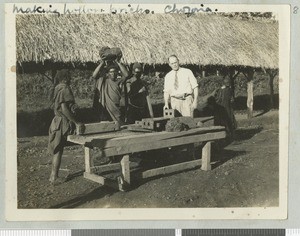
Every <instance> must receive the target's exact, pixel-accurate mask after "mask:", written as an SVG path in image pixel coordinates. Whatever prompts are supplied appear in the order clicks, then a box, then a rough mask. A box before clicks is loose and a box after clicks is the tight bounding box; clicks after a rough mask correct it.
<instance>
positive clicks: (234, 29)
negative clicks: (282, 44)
mask: <svg viewBox="0 0 300 236" xmlns="http://www.w3.org/2000/svg"><path fill="white" fill-rule="evenodd" d="M16 22H17V25H16V29H17V30H16V32H17V39H16V43H17V61H18V62H19V63H22V62H29V61H34V62H44V61H46V60H50V61H53V62H64V63H65V62H80V63H86V62H97V61H98V60H99V54H98V51H99V48H101V47H103V46H109V47H120V48H121V49H122V51H123V54H124V56H123V60H124V62H125V63H127V64H129V63H134V62H142V63H147V64H164V63H166V59H167V57H168V56H169V55H170V54H176V55H178V57H179V59H180V62H181V63H183V64H201V65H225V66H231V65H242V66H251V67H265V68H278V50H279V46H278V37H279V35H278V22H275V23H270V22H258V21H245V20H234V19H229V18H226V17H222V16H219V15H207V14H195V15H192V16H189V17H188V16H187V15H184V14H149V15H141V14H116V15H112V14H97V15H89V14H86V15H75V14H74V15H61V16H54V15H47V16H41V15H18V16H17V20H16Z"/></svg>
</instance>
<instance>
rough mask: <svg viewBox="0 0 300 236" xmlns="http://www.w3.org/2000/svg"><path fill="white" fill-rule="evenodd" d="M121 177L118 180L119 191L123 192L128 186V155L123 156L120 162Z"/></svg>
mask: <svg viewBox="0 0 300 236" xmlns="http://www.w3.org/2000/svg"><path fill="white" fill-rule="evenodd" d="M121 168H122V177H121V179H120V180H119V181H120V182H121V183H120V190H121V191H124V190H125V189H126V188H127V187H128V186H129V185H130V166H129V155H125V156H123V158H122V160H121Z"/></svg>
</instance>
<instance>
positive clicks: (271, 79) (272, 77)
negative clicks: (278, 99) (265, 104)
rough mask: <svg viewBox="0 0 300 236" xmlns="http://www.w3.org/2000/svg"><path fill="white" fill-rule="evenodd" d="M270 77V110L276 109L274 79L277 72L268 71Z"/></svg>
mask: <svg viewBox="0 0 300 236" xmlns="http://www.w3.org/2000/svg"><path fill="white" fill-rule="evenodd" d="M267 73H268V75H269V86H270V109H273V108H274V78H275V76H276V75H277V70H267Z"/></svg>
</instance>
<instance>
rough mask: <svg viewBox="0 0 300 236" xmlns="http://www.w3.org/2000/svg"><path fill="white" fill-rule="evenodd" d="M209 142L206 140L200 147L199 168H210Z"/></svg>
mask: <svg viewBox="0 0 300 236" xmlns="http://www.w3.org/2000/svg"><path fill="white" fill-rule="evenodd" d="M210 157H211V142H207V143H206V144H205V145H204V146H203V148H202V165H201V170H211V164H210Z"/></svg>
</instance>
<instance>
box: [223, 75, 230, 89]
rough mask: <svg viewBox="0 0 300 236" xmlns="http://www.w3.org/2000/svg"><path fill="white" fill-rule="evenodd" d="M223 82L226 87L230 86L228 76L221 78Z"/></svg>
mask: <svg viewBox="0 0 300 236" xmlns="http://www.w3.org/2000/svg"><path fill="white" fill-rule="evenodd" d="M223 84H224V85H225V86H226V87H230V86H231V84H230V79H229V78H228V77H225V78H224V80H223Z"/></svg>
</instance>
